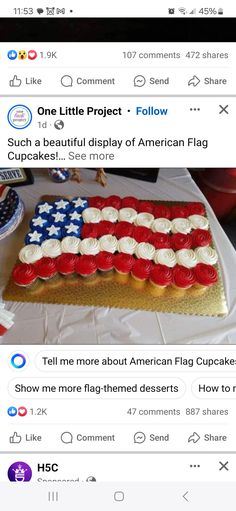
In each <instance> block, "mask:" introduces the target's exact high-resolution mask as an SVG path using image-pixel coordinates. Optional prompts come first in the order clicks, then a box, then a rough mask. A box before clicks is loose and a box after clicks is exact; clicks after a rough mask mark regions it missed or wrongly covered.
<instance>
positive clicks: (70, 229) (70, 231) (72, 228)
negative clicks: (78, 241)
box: [62, 222, 81, 238]
mask: <svg viewBox="0 0 236 511" xmlns="http://www.w3.org/2000/svg"><path fill="white" fill-rule="evenodd" d="M80 233H81V227H80V225H76V224H74V223H72V222H70V223H68V224H67V225H65V227H63V229H62V237H63V238H65V237H66V236H76V237H77V238H79V237H80Z"/></svg>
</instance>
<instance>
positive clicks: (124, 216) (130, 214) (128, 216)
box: [119, 208, 137, 224]
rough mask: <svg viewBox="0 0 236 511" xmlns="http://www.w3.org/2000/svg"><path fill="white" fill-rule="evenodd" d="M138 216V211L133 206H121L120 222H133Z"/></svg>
mask: <svg viewBox="0 0 236 511" xmlns="http://www.w3.org/2000/svg"><path fill="white" fill-rule="evenodd" d="M136 217H137V211H135V209H133V208H121V209H120V211H119V220H120V222H129V223H130V224H133V223H134V222H135V220H136Z"/></svg>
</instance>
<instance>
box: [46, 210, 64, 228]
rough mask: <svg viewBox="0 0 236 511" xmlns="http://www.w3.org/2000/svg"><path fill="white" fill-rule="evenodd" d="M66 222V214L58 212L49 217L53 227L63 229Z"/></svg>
mask: <svg viewBox="0 0 236 511" xmlns="http://www.w3.org/2000/svg"><path fill="white" fill-rule="evenodd" d="M67 222H68V217H67V214H66V213H61V212H60V211H55V212H54V213H52V215H51V216H50V223H51V225H55V226H56V227H64V226H65V225H66V224H67Z"/></svg>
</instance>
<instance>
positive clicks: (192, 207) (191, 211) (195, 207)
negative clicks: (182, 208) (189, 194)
mask: <svg viewBox="0 0 236 511" xmlns="http://www.w3.org/2000/svg"><path fill="white" fill-rule="evenodd" d="M187 208H188V216H190V215H202V216H205V214H206V210H205V206H204V205H203V204H202V203H201V202H189V203H188V204H187Z"/></svg>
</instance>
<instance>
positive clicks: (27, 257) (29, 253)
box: [19, 244, 43, 264]
mask: <svg viewBox="0 0 236 511" xmlns="http://www.w3.org/2000/svg"><path fill="white" fill-rule="evenodd" d="M42 257H43V252H42V249H41V247H40V246H39V245H34V244H32V245H25V246H24V247H23V248H22V249H21V250H20V252H19V259H20V262H21V263H26V264H33V263H35V262H36V261H39V259H41V258H42Z"/></svg>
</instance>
